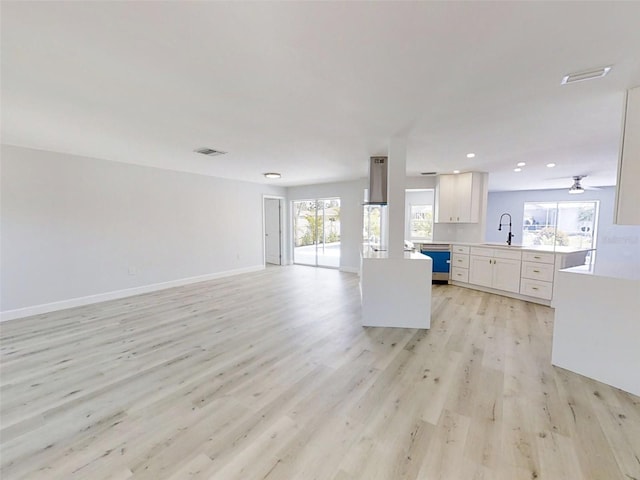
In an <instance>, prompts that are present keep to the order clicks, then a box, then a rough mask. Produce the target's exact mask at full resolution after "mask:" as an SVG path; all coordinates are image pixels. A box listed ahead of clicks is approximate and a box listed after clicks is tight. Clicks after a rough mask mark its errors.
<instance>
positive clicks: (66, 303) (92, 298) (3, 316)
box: [0, 265, 265, 322]
mask: <svg viewBox="0 0 640 480" xmlns="http://www.w3.org/2000/svg"><path fill="white" fill-rule="evenodd" d="M264 268H265V266H264V265H254V266H251V267H246V268H238V269H236V270H226V271H224V272H216V273H208V274H206V275H198V276H196V277H187V278H179V279H177V280H170V281H168V282H161V283H153V284H151V285H143V286H140V287H133V288H126V289H124V290H114V291H112V292H105V293H98V294H96V295H88V296H86V297H77V298H70V299H68V300H60V301H58V302H52V303H43V304H40V305H33V306H31V307H24V308H16V309H15V310H6V311H4V312H0V322H5V321H7V320H15V319H17V318H24V317H30V316H32V315H40V314H43V313H50V312H56V311H58V310H64V309H67V308H73V307H81V306H83V305H90V304H92V303H100V302H106V301H108V300H117V299H119V298H126V297H132V296H134V295H140V294H142V293H150V292H155V291H158V290H164V289H167V288H173V287H181V286H183V285H189V284H192V283H198V282H206V281H207V280H215V279H216V278H224V277H231V276H233V275H240V274H243V273H251V272H257V271H260V270H264Z"/></svg>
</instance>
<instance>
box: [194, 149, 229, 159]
mask: <svg viewBox="0 0 640 480" xmlns="http://www.w3.org/2000/svg"><path fill="white" fill-rule="evenodd" d="M194 152H196V153H201V154H202V155H209V156H210V157H215V156H216V155H224V154H225V153H227V152H223V151H222V150H214V149H213V148H206V147H205V148H198V149H196V150H194Z"/></svg>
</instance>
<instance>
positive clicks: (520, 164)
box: [516, 162, 526, 167]
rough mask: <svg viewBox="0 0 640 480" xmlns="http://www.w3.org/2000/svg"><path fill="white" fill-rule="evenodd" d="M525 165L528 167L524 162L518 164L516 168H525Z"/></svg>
mask: <svg viewBox="0 0 640 480" xmlns="http://www.w3.org/2000/svg"><path fill="white" fill-rule="evenodd" d="M525 165H526V163H524V162H518V163H516V167H524V166H525Z"/></svg>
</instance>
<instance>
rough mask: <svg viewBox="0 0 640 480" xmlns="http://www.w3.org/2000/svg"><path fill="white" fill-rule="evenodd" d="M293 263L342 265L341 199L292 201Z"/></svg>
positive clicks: (318, 265) (319, 265)
mask: <svg viewBox="0 0 640 480" xmlns="http://www.w3.org/2000/svg"><path fill="white" fill-rule="evenodd" d="M293 231H294V246H293V263H298V264H301V265H312V266H315V267H332V268H338V267H339V266H340V199H339V198H322V199H315V200H301V201H295V202H293Z"/></svg>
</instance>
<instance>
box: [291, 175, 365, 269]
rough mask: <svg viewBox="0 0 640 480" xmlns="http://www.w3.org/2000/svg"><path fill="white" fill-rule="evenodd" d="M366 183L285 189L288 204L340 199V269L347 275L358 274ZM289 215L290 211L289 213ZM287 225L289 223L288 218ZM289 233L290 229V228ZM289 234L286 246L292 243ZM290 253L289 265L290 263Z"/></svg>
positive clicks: (354, 182)
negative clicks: (297, 201)
mask: <svg viewBox="0 0 640 480" xmlns="http://www.w3.org/2000/svg"><path fill="white" fill-rule="evenodd" d="M366 186H367V182H366V180H364V179H363V180H355V181H351V182H338V183H321V184H316V185H304V186H300V187H290V188H288V189H287V200H288V201H289V202H292V201H294V200H312V199H315V198H335V197H339V198H340V236H341V238H340V244H341V245H340V269H341V270H345V271H349V272H358V271H359V270H360V248H361V244H362V203H363V201H364V189H365V188H366ZM289 211H291V210H290V209H289ZM289 222H292V219H291V218H290V216H289ZM288 230H289V232H292V231H293V229H292V227H291V225H289V229H288ZM291 235H292V234H290V235H289V239H288V240H287V243H288V244H289V245H291V244H292V243H293V238H292V237H291ZM291 261H292V260H291V253H290V249H289V262H291Z"/></svg>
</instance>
